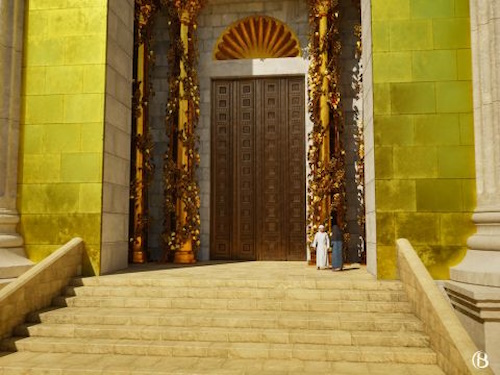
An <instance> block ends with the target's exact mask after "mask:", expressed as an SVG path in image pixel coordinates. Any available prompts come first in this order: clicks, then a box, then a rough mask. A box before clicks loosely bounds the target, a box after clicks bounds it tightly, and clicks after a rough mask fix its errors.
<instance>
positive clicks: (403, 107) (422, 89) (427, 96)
mask: <svg viewBox="0 0 500 375" xmlns="http://www.w3.org/2000/svg"><path fill="white" fill-rule="evenodd" d="M375 95H376V98H377V96H378V94H377V93H376V91H375ZM390 96H391V109H392V113H396V114H397V113H400V114H411V113H429V112H430V113H432V112H434V111H435V110H436V99H435V97H436V94H435V85H434V83H427V82H426V83H398V84H396V83H394V84H392V85H391V91H390ZM375 100H377V99H375ZM375 114H377V112H375Z"/></svg>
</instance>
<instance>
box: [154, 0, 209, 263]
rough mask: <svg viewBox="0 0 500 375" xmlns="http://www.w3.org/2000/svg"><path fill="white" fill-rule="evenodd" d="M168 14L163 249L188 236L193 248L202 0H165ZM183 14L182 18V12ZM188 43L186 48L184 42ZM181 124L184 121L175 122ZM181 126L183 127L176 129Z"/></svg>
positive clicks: (196, 228) (197, 204)
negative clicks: (184, 32) (182, 111)
mask: <svg viewBox="0 0 500 375" xmlns="http://www.w3.org/2000/svg"><path fill="white" fill-rule="evenodd" d="M163 4H164V5H165V6H166V8H167V11H168V17H169V21H168V23H169V30H170V41H171V44H170V51H169V55H168V59H169V70H170V76H169V95H168V102H167V107H166V130H167V134H168V135H169V139H170V145H169V150H168V151H167V153H166V154H165V164H164V180H165V190H164V196H165V225H164V228H165V230H164V232H163V239H164V243H165V254H167V253H168V252H176V251H178V250H179V249H180V248H181V246H182V244H184V243H185V242H186V241H187V240H188V239H189V238H191V240H192V246H193V252H194V253H195V254H196V252H197V251H198V249H199V246H200V213H199V208H200V189H199V186H198V183H197V181H196V176H195V174H196V170H197V167H198V165H199V162H200V155H199V153H198V143H199V142H198V137H197V135H196V126H197V124H198V118H199V113H200V110H199V106H200V91H199V85H198V76H197V72H196V65H197V40H196V15H197V13H198V11H199V9H200V8H201V6H202V5H203V2H202V1H192V0H191V1H190V0H165V1H163ZM186 15H187V16H188V17H187V18H186V17H185V16H186ZM181 17H183V19H182V22H184V24H187V26H188V45H187V46H184V45H183V43H182V40H181V35H180V26H181ZM185 47H187V51H188V52H187V53H186V48H185ZM181 61H182V63H183V66H184V70H185V72H186V75H185V78H183V79H182V84H183V88H184V95H183V97H180V83H181V78H180V77H181V71H180V65H181V64H180V63H181ZM182 100H186V101H187V110H186V119H187V122H186V123H185V124H179V123H178V122H179V108H180V101H182ZM180 125H183V126H180ZM180 129H182V130H180ZM179 144H181V145H182V149H183V150H184V153H185V161H186V162H185V163H182V164H181V162H180V161H179V160H178V156H179V152H178V151H179V150H178V147H179ZM179 201H182V202H183V206H184V211H183V213H182V215H185V220H183V219H182V218H180V217H177V216H176V212H177V211H178V205H179Z"/></svg>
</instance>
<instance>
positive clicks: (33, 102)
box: [24, 95, 65, 124]
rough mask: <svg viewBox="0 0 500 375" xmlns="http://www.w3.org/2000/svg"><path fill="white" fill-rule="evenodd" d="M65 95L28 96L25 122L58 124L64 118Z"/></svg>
mask: <svg viewBox="0 0 500 375" xmlns="http://www.w3.org/2000/svg"><path fill="white" fill-rule="evenodd" d="M64 102H65V98H64V96H63V95H48V96H28V97H26V99H25V109H24V123H25V124H57V123H62V122H63V118H64V111H63V106H64Z"/></svg>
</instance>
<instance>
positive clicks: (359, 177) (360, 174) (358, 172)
mask: <svg viewBox="0 0 500 375" xmlns="http://www.w3.org/2000/svg"><path fill="white" fill-rule="evenodd" d="M358 4H359V3H358ZM358 12H360V9H359V8H358ZM354 35H355V36H356V38H357V41H356V59H357V60H358V61H361V54H362V52H363V47H362V44H361V25H359V24H358V25H355V26H354ZM356 78H357V80H356V83H355V90H356V98H359V97H360V95H361V83H362V77H361V74H358V75H357V76H356ZM355 115H356V118H355V120H356V124H357V132H356V134H354V142H355V145H356V148H357V157H358V159H357V161H356V163H355V166H354V167H355V176H354V178H355V181H356V188H357V197H358V207H357V217H358V225H359V227H360V233H361V236H362V237H363V238H365V144H364V138H363V137H364V124H363V121H362V119H360V118H359V112H358V111H357V110H356V113H355ZM358 254H359V256H360V258H361V261H362V263H365V262H366V251H365V250H364V249H363V248H360V249H359V252H358Z"/></svg>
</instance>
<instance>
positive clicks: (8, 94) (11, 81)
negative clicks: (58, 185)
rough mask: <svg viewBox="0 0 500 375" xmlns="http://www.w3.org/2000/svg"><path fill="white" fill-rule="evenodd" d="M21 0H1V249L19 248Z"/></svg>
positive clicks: (20, 249) (16, 249)
mask: <svg viewBox="0 0 500 375" xmlns="http://www.w3.org/2000/svg"><path fill="white" fill-rule="evenodd" d="M23 22H24V1H18V0H0V249H9V250H13V251H16V252H17V251H22V246H23V239H22V237H21V236H20V235H19V234H18V233H16V225H17V223H18V222H19V215H18V213H17V210H16V195H17V194H16V189H17V167H18V150H19V120H20V105H19V103H20V91H21V68H22V48H23Z"/></svg>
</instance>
